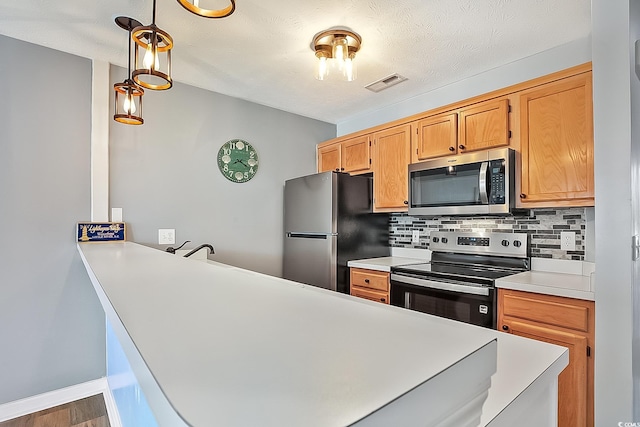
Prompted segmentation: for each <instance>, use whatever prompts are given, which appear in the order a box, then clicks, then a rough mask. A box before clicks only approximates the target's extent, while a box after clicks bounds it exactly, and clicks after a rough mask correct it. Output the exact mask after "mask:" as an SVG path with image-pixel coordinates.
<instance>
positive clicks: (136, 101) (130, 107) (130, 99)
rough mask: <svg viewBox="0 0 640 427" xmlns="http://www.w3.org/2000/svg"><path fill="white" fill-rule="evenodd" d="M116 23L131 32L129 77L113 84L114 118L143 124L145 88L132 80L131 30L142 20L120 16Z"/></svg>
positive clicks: (128, 122) (121, 121) (129, 38)
mask: <svg viewBox="0 0 640 427" xmlns="http://www.w3.org/2000/svg"><path fill="white" fill-rule="evenodd" d="M116 24H117V25H118V26H119V27H120V28H122V29H125V30H127V31H128V32H129V37H128V38H127V44H128V45H129V59H128V61H129V65H128V68H127V78H126V79H125V81H124V82H122V83H116V84H114V85H113V89H114V91H115V105H114V111H115V113H114V115H113V119H114V120H115V121H117V122H120V123H124V124H127V125H141V124H143V123H144V120H143V119H142V95H144V90H142V88H140V87H138V86H136V84H135V83H134V81H133V80H131V31H132V30H133V28H134V27H139V26H140V25H142V24H140V22H138V21H136V20H135V19H132V18H128V17H126V16H118V17H117V18H116Z"/></svg>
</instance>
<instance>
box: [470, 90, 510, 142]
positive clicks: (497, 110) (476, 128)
mask: <svg viewBox="0 0 640 427" xmlns="http://www.w3.org/2000/svg"><path fill="white" fill-rule="evenodd" d="M504 145H509V101H508V100H507V99H497V100H496V99H494V100H490V101H485V102H481V103H479V104H474V105H473V106H470V107H466V108H462V109H461V110H460V137H459V145H458V152H459V153H464V152H467V151H476V150H485V149H488V148H493V147H500V146H504Z"/></svg>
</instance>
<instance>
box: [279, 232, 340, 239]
mask: <svg viewBox="0 0 640 427" xmlns="http://www.w3.org/2000/svg"><path fill="white" fill-rule="evenodd" d="M337 235H338V233H297V232H293V231H290V232H288V233H287V237H294V238H295V237H298V238H302V239H327V238H329V237H331V236H337Z"/></svg>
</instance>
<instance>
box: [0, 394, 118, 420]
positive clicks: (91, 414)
mask: <svg viewBox="0 0 640 427" xmlns="http://www.w3.org/2000/svg"><path fill="white" fill-rule="evenodd" d="M0 427H110V424H109V418H108V417H107V408H106V406H105V404H104V399H103V397H102V394H97V395H95V396H91V397H87V398H85V399H80V400H76V401H75V402H71V403H66V404H64V405H60V406H56V407H54V408H49V409H45V410H43V411H40V412H35V413H33V414H29V415H24V416H22V417H19V418H14V419H12V420H9V421H3V422H0Z"/></svg>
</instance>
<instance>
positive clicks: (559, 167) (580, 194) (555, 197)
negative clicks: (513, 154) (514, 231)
mask: <svg viewBox="0 0 640 427" xmlns="http://www.w3.org/2000/svg"><path fill="white" fill-rule="evenodd" d="M592 110H593V106H592V89H591V73H590V72H589V73H583V74H580V75H577V76H573V77H569V78H566V79H563V80H559V81H557V82H553V83H548V84H546V85H542V86H539V87H538V88H537V89H534V90H531V91H526V92H524V93H522V94H521V95H520V115H521V123H520V144H521V154H522V180H521V195H520V198H521V204H522V205H525V204H526V203H528V202H550V203H547V204H546V206H557V205H567V203H557V204H556V203H554V202H563V201H564V202H567V201H569V202H571V203H569V204H570V205H572V206H593V203H594V199H593V187H594V185H593V112H592Z"/></svg>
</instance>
